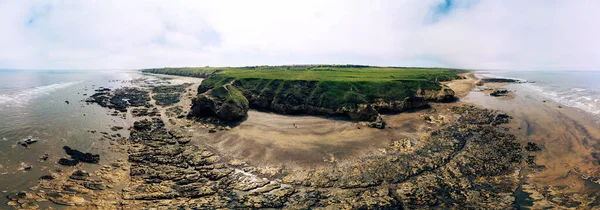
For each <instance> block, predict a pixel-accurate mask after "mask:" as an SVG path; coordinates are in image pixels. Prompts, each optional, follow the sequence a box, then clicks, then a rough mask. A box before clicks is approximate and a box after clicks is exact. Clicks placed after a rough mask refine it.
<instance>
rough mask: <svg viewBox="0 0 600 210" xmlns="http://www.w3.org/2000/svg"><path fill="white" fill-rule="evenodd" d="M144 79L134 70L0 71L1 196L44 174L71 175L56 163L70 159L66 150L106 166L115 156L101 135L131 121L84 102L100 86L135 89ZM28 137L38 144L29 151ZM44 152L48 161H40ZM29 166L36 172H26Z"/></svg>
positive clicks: (1, 202)
mask: <svg viewBox="0 0 600 210" xmlns="http://www.w3.org/2000/svg"><path fill="white" fill-rule="evenodd" d="M140 77H144V76H143V75H141V74H140V73H139V72H137V71H131V70H103V71H93V70H89V71H83V70H82V71H70V70H52V71H48V70H43V71H42V70H0V192H1V191H7V193H10V192H11V191H19V190H25V189H27V188H30V187H32V186H34V185H35V184H37V180H38V179H39V177H40V176H42V175H49V174H50V173H56V172H57V171H61V170H62V171H68V169H70V168H69V167H66V166H59V165H58V164H57V163H56V162H57V160H58V159H59V158H61V157H68V156H67V155H66V154H65V153H64V151H63V150H62V147H63V146H69V147H72V148H74V149H78V150H81V151H83V152H92V153H95V154H100V164H107V163H108V161H109V160H108V158H110V156H111V154H110V152H109V151H106V148H108V147H109V145H107V144H108V142H107V141H100V140H99V139H101V137H102V134H100V132H102V131H106V132H110V126H114V125H120V126H127V125H129V123H130V122H128V121H127V120H128V119H122V118H120V117H117V116H110V115H108V110H107V109H104V108H102V107H100V106H98V105H96V104H87V103H85V99H86V98H87V97H89V96H90V95H92V94H94V90H95V89H97V88H100V87H108V88H118V87H122V86H130V85H131V84H130V83H129V81H131V80H132V79H135V78H140ZM66 101H68V102H69V103H67V102H66ZM91 130H96V132H90V131H91ZM121 132H126V131H121ZM26 138H31V139H36V140H38V142H37V143H34V144H31V145H30V146H29V147H28V148H25V147H22V146H21V145H18V144H17V142H19V141H21V140H23V139H26ZM44 154H48V156H49V158H48V160H47V161H45V162H40V157H41V156H42V155H44ZM24 165H27V166H32V168H31V170H29V171H25V170H22V169H23V168H24V167H23V166H24ZM82 167H83V168H84V169H85V167H97V166H93V164H83V165H82ZM0 195H2V196H0V209H5V208H8V207H7V206H6V205H5V204H6V202H7V200H6V198H5V195H6V193H0Z"/></svg>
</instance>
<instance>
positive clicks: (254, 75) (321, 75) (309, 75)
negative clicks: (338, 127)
mask: <svg viewBox="0 0 600 210" xmlns="http://www.w3.org/2000/svg"><path fill="white" fill-rule="evenodd" d="M143 72H147V73H156V74H170V75H179V76H191V77H201V78H205V80H204V81H203V82H202V84H201V85H200V87H199V89H198V93H199V94H203V93H206V92H207V91H210V90H212V89H215V88H218V87H223V86H225V85H228V84H232V85H233V86H235V87H236V88H238V89H239V90H240V91H241V93H242V94H243V96H244V97H245V98H247V99H248V101H249V106H250V107H252V108H255V109H263V110H269V111H275V112H278V113H282V114H319V115H321V114H326V115H335V114H341V115H348V116H350V117H351V118H353V119H357V120H374V117H375V116H376V115H377V113H378V112H381V111H402V110H404V109H407V108H412V107H417V106H421V105H423V104H424V103H426V101H447V100H450V99H452V98H453V92H452V91H451V90H450V89H449V88H447V87H444V86H443V85H442V84H441V83H440V82H442V81H449V80H453V79H457V78H460V76H458V74H459V73H463V72H465V71H463V70H456V69H441V68H400V67H372V66H358V65H294V66H256V67H200V68H159V69H145V70H143ZM238 97H239V96H238ZM356 113H361V114H359V115H356Z"/></svg>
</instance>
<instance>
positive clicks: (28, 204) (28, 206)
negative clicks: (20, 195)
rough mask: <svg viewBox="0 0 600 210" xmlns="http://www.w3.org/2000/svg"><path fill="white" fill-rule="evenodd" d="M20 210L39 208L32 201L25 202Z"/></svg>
mask: <svg viewBox="0 0 600 210" xmlns="http://www.w3.org/2000/svg"><path fill="white" fill-rule="evenodd" d="M21 208H23V209H39V208H40V206H39V205H38V204H37V203H35V202H33V201H27V202H25V203H23V204H21Z"/></svg>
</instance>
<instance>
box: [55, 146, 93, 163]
mask: <svg viewBox="0 0 600 210" xmlns="http://www.w3.org/2000/svg"><path fill="white" fill-rule="evenodd" d="M63 149H64V150H65V152H66V153H67V155H70V156H71V158H73V159H75V160H78V161H81V162H84V163H98V162H99V161H100V155H95V154H92V153H83V152H80V151H79V150H75V149H71V148H70V147H68V146H64V147H63Z"/></svg>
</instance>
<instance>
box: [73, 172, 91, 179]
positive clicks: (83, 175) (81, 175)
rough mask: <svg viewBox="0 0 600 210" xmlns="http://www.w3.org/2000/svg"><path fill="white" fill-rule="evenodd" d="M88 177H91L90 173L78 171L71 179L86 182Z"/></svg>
mask: <svg viewBox="0 0 600 210" xmlns="http://www.w3.org/2000/svg"><path fill="white" fill-rule="evenodd" d="M88 177H90V173H88V172H86V171H82V170H77V171H75V172H73V173H72V174H71V176H69V178H71V179H75V180H86V179H87V178H88Z"/></svg>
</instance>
